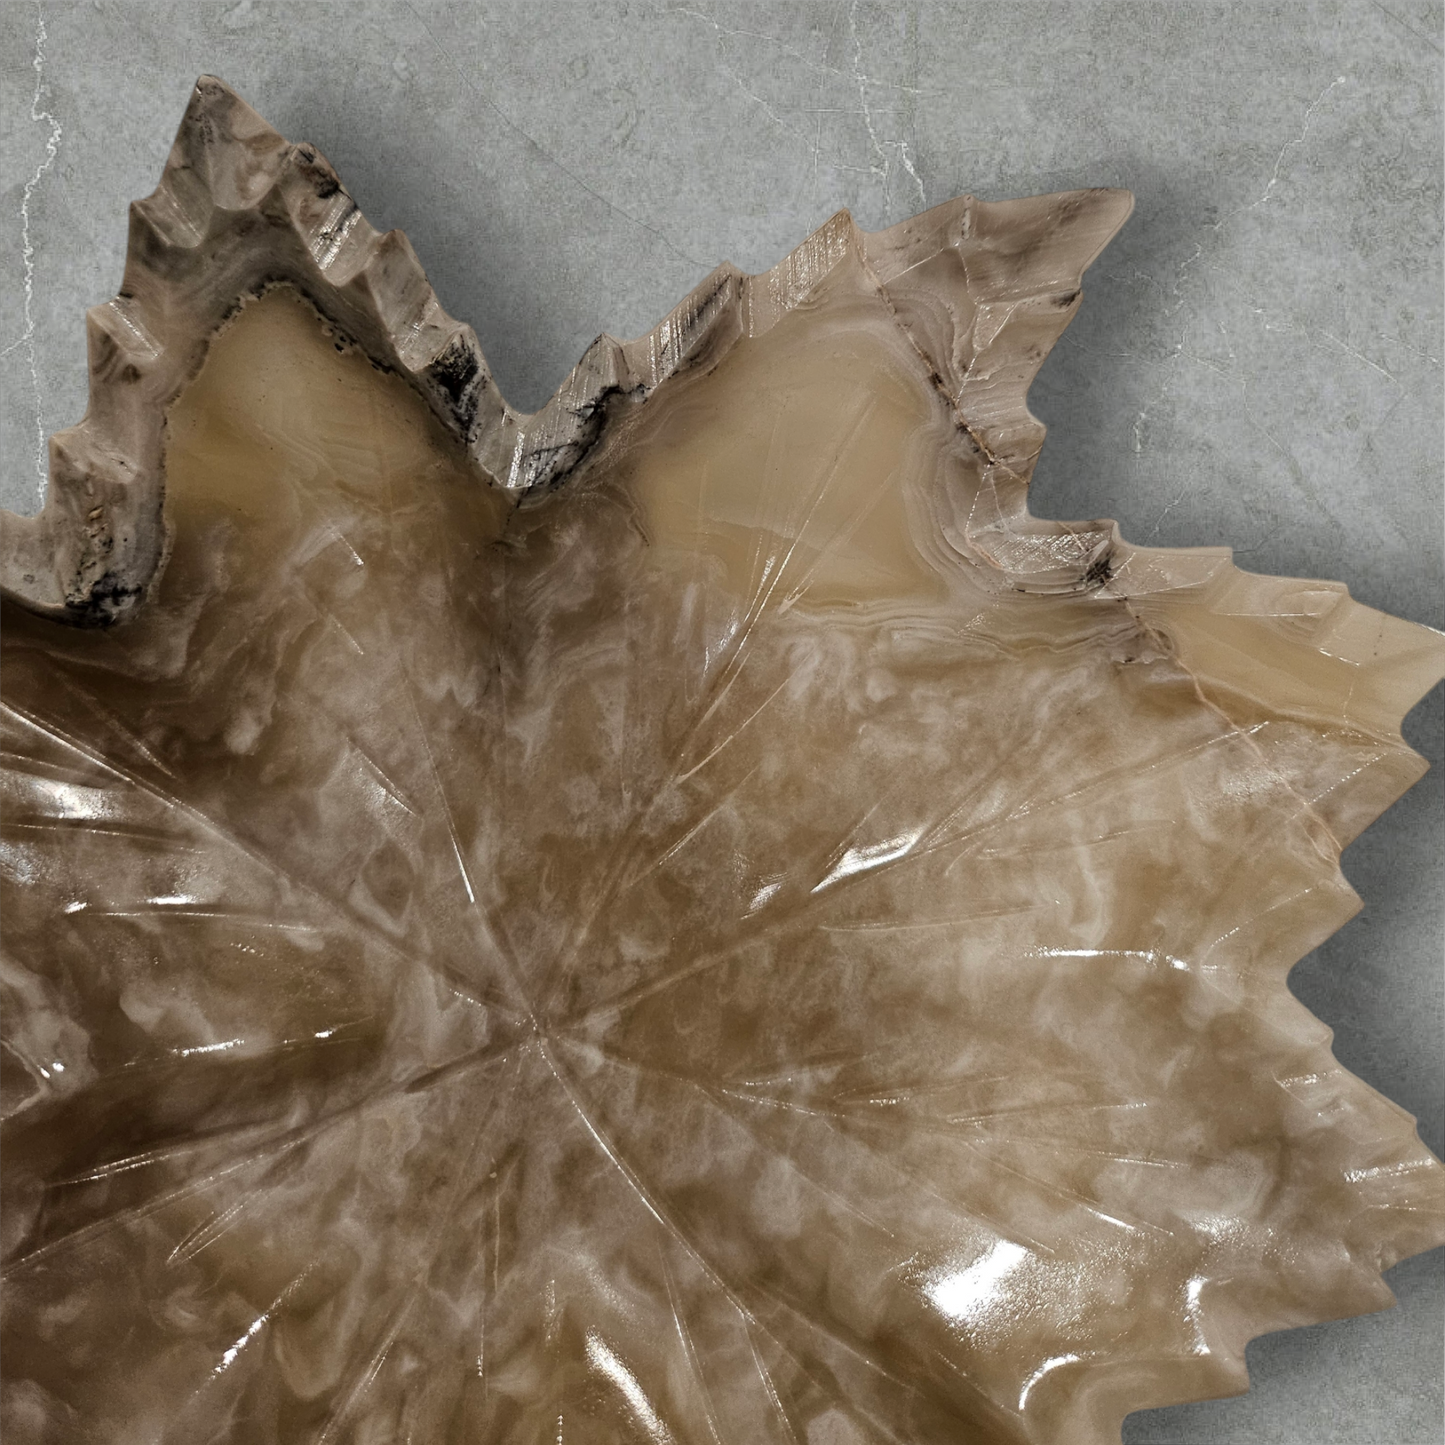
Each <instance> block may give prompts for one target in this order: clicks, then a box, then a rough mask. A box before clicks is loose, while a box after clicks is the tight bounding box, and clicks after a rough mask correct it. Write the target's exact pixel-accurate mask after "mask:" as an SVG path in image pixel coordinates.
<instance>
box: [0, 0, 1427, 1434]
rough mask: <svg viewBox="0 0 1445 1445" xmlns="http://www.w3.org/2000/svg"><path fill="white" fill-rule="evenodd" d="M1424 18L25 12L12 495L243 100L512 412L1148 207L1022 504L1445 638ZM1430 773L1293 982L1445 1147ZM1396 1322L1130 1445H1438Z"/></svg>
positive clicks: (0, 283) (1, 421)
mask: <svg viewBox="0 0 1445 1445" xmlns="http://www.w3.org/2000/svg"><path fill="white" fill-rule="evenodd" d="M1442 39H1445V27H1442V13H1441V5H1440V4H1439V3H1437V0H1388V3H1376V0H1357V3H1353V0H1352V3H1321V4H1278V3H1264V0H1254V3H1205V0H1198V3H1152V4H1151V3H1142V4H1141V3H1134V4H1128V3H1082V0H1080V3H1022V0H988V3H929V0H915V3H901V0H895V3H891V4H870V3H861V0H860V3H850V0H841V3H839V0H817V3H793V4H738V3H732V0H686V3H680V4H668V3H651V0H649V3H626V4H624V3H613V4H595V5H585V4H565V3H552V4H545V3H540V0H534V3H532V4H530V5H526V4H516V3H460V4H458V3H451V4H447V3H428V0H415V3H381V0H375V3H348V4H322V3H311V4H299V3H291V4H268V3H263V0H239V3H235V0H223V3H196V0H189V3H181V4H162V3H153V0H152V3H113V0H94V3H90V0H84V3H69V4H53V3H46V0H42V3H41V4H40V5H39V6H38V7H37V6H36V5H34V4H24V3H18V0H6V3H4V4H3V6H0V181H3V187H4V194H3V200H0V376H3V414H0V440H3V449H0V456H3V467H0V502H3V504H4V505H6V506H8V507H10V508H12V509H17V510H31V509H33V508H34V507H35V506H36V505H37V504H38V500H39V489H40V487H41V477H42V473H41V471H40V469H39V464H38V458H39V456H40V455H41V453H40V452H39V450H38V448H39V444H40V440H41V438H42V437H43V436H44V435H45V434H48V433H49V432H51V431H53V430H56V429H58V428H60V427H62V426H65V425H68V424H70V423H71V422H73V421H75V420H77V419H78V418H79V417H80V415H81V413H82V412H83V410H84V407H85V382H84V377H85V348H84V333H83V328H82V319H81V317H82V311H83V309H84V308H85V307H86V306H89V305H91V304H93V303H95V302H98V301H101V300H104V299H105V298H107V297H109V296H110V295H111V294H112V293H113V292H114V291H115V290H116V288H117V286H118V284H119V281H120V275H121V265H122V260H123V254H124V244H125V205H126V202H127V201H129V200H130V199H132V198H134V197H137V196H142V195H145V194H146V193H147V192H149V191H150V190H151V189H152V187H153V186H154V185H155V182H156V180H157V178H158V176H159V174H160V169H161V165H162V163H163V161H164V159H165V155H166V151H167V149H168V147H169V145H170V140H171V136H172V134H173V133H174V130H175V127H176V125H177V123H178V122H179V120H180V116H181V113H182V110H183V108H184V106H185V103H186V99H187V95H188V92H189V90H190V87H191V85H192V83H193V82H194V80H195V78H196V76H197V75H198V74H200V73H202V72H207V71H209V72H213V73H215V74H217V75H220V76H221V77H223V78H224V79H225V80H227V81H228V82H229V83H230V84H232V85H233V86H235V87H236V88H237V89H238V90H240V92H241V93H242V94H243V95H244V96H246V97H247V98H248V99H249V100H250V101H251V102H252V104H253V105H255V106H256V107H257V109H259V110H260V111H261V113H262V114H263V115H264V116H266V118H267V119H268V120H270V121H271V122H272V124H274V125H275V126H277V127H278V128H279V129H280V130H281V131H282V132H284V133H285V134H286V135H288V136H289V137H291V138H292V139H293V140H310V141H313V142H315V143H316V144H318V145H319V146H320V148H321V149H322V151H323V152H324V153H325V154H326V155H327V156H328V157H329V158H330V160H331V161H332V163H333V164H334V165H335V166H336V168H337V169H338V171H339V172H340V173H341V176H342V178H343V180H344V181H345V183H346V185H347V186H348V188H349V189H350V190H351V191H352V193H353V194H354V195H355V197H356V199H357V200H358V202H359V203H360V205H361V207H362V209H363V210H364V211H365V212H366V214H367V216H368V217H369V219H370V220H371V221H372V222H373V223H374V224H375V225H377V226H379V227H383V228H385V227H389V226H400V227H402V228H404V229H405V230H406V231H407V232H408V233H409V234H410V236H411V238H412V241H413V242H414V244H415V246H416V249H417V252H418V253H419V254H420V256H421V258H422V261H423V263H424V264H425V265H426V267H427V269H428V271H429V273H430V275H431V278H432V281H433V283H434V284H435V286H436V289H437V291H438V293H439V294H440V296H441V298H442V301H443V303H444V304H445V305H446V306H447V308H448V309H449V310H450V311H452V312H453V313H454V314H455V315H457V316H460V317H463V318H465V319H466V320H468V321H470V322H471V323H472V324H473V325H474V326H475V327H476V329H477V332H478V333H479V335H480V337H481V340H482V344H483V346H484V347H485V349H486V352H487V355H488V357H489V358H490V360H491V363H492V366H493V368H494V370H495V372H496V374H497V377H498V379H499V381H500V383H501V386H502V389H503V391H504V392H505V393H506V395H507V396H508V397H509V399H510V400H511V401H512V402H513V403H514V404H517V405H520V406H523V407H528V408H531V407H535V406H537V405H539V404H540V403H541V402H542V401H543V400H544V399H545V397H546V396H547V395H548V394H549V393H550V392H551V390H552V389H553V388H554V387H555V386H556V385H557V383H558V382H559V381H560V380H561V379H562V377H563V376H564V375H565V373H566V372H567V370H568V369H569V367H570V366H571V365H572V363H573V362H574V361H575V360H576V359H577V358H578V356H579V355H580V354H581V352H582V350H583V348H584V347H585V346H586V345H587V343H588V342H589V341H590V340H591V339H592V337H593V336H594V335H595V334H596V333H597V332H599V331H603V330H607V331H611V332H613V333H614V334H617V335H620V336H632V335H636V334H638V333H640V332H643V331H646V330H647V329H649V328H650V327H651V326H652V325H653V324H654V323H655V322H656V321H657V320H658V319H659V318H660V317H661V316H662V315H663V314H664V313H665V312H666V311H667V310H668V309H669V308H670V307H671V306H672V305H673V304H674V302H676V301H677V300H678V299H679V298H681V296H682V295H683V294H684V293H685V292H686V291H687V290H688V289H689V288H690V287H691V286H692V285H693V284H694V283H695V282H697V281H698V280H699V279H700V278H701V277H702V276H703V275H704V274H705V273H706V272H707V271H708V270H709V269H710V268H711V267H712V266H713V265H714V264H715V263H716V262H717V261H719V260H721V259H723V258H728V259H731V260H733V261H735V262H737V263H738V264H739V265H741V266H743V267H745V268H746V269H748V270H753V271H757V270H762V269H764V268H766V267H768V266H770V265H772V264H773V263H774V262H775V261H777V260H778V259H779V258H780V257H781V256H783V255H784V254H785V253H786V252H787V251H788V250H790V249H791V248H792V247H793V246H794V245H796V244H797V242H798V241H800V240H801V239H802V238H803V236H804V235H806V234H807V232H808V231H809V230H811V229H812V228H813V227H815V226H817V225H818V224H819V223H820V222H821V221H823V220H824V219H825V218H826V217H827V216H828V215H829V214H831V213H832V212H833V211H834V210H836V209H837V208H839V207H840V206H847V207H849V208H851V209H852V211H853V213H854V215H855V216H856V217H857V219H858V220H859V222H860V223H861V224H862V225H864V226H866V227H868V228H870V229H872V228H877V227H880V226H884V225H887V224H889V223H891V222H893V221H896V220H899V219H901V218H903V217H905V216H907V215H909V214H911V213H912V212H914V211H917V210H920V209H922V208H923V207H924V206H925V205H930V204H933V203H935V202H938V201H942V200H945V199H947V198H949V197H951V196H953V195H955V194H957V193H959V192H961V191H972V192H974V193H975V194H977V195H979V196H983V197H985V198H989V199H1001V198H1004V197H1009V196H1016V195H1027V194H1031V193H1035V192H1041V191H1049V190H1055V189H1068V188H1073V187H1078V186H1101V185H1102V186H1127V187H1129V188H1130V189H1131V190H1132V191H1134V193H1135V195H1136V197H1137V198H1138V205H1137V210H1136V212H1135V215H1134V218H1133V219H1132V221H1131V222H1130V223H1129V225H1128V226H1127V227H1126V229H1125V231H1124V232H1123V234H1122V235H1121V236H1120V237H1119V239H1118V240H1117V241H1115V242H1114V244H1113V245H1112V246H1111V247H1110V248H1109V250H1108V251H1107V252H1106V253H1105V255H1104V256H1103V258H1102V259H1101V260H1100V261H1099V263H1098V264H1097V265H1096V266H1095V268H1094V270H1093V271H1091V272H1090V273H1089V277H1088V279H1087V281H1086V302H1085V305H1084V308H1083V310H1082V312H1081V314H1080V316H1079V318H1078V320H1076V321H1075V323H1074V325H1073V327H1072V329H1071V330H1070V331H1069V332H1068V334H1067V335H1066V336H1065V337H1064V339H1063V341H1062V343H1061V344H1060V346H1059V347H1058V349H1057V350H1056V352H1055V353H1054V356H1053V357H1052V358H1051V359H1050V361H1049V362H1048V364H1047V365H1046V366H1045V368H1044V371H1043V374H1042V375H1041V377H1040V379H1039V381H1038V383H1037V385H1036V386H1035V388H1034V391H1033V397H1032V403H1033V406H1034V409H1035V411H1037V412H1038V413H1039V415H1040V416H1042V418H1043V419H1044V420H1045V421H1046V422H1048V424H1049V426H1050V437H1049V442H1048V445H1047V446H1046V448H1045V450H1044V455H1043V458H1042V461H1041V463H1040V465H1039V469H1038V474H1037V481H1036V483H1035V492H1034V496H1033V500H1032V506H1033V509H1034V511H1036V512H1038V513H1040V514H1042V515H1046V516H1055V517H1093V516H1100V515H1104V516H1115V517H1118V518H1119V519H1120V520H1121V522H1122V524H1123V528H1124V532H1125V535H1126V536H1128V537H1129V538H1131V539H1133V540H1135V541H1139V542H1149V543H1156V544H1169V545H1193V544H1203V543H1219V542H1225V543H1229V544H1232V545H1233V546H1234V547H1235V548H1236V553H1237V556H1238V557H1239V559H1240V562H1241V565H1243V566H1246V567H1249V568H1251V569H1255V570H1259V571H1265V572H1274V573H1283V574H1290V575H1297V576H1321V577H1331V578H1339V579H1342V580H1344V581H1346V582H1347V583H1348V584H1349V586H1350V588H1351V590H1352V591H1353V593H1354V595H1355V596H1356V597H1358V598H1360V599H1362V600H1363V601H1365V602H1368V603H1370V604H1372V605H1374V606H1377V607H1382V608H1385V609H1388V610H1389V611H1391V612H1395V613H1399V614H1401V615H1403V616H1406V617H1410V618H1414V619H1416V620H1418V621H1421V622H1427V623H1430V624H1432V625H1434V626H1437V627H1439V626H1442V625H1445V522H1442V455H1441V450H1442V411H1441V405H1442V396H1441V357H1442V356H1445V350H1442V346H1445V338H1442V314H1441V313H1442V304H1441V303H1442V286H1441V228H1442V216H1441V178H1442V156H1441V150H1442V147H1441V136H1442V110H1441V89H1442V86H1441V75H1442V69H1441V47H1442ZM1442 733H1445V719H1442V708H1441V693H1440V690H1439V689H1438V688H1437V689H1436V691H1435V693H1434V694H1433V695H1432V697H1431V698H1430V699H1429V700H1427V701H1426V702H1425V703H1424V704H1422V705H1421V707H1419V708H1418V709H1416V711H1415V712H1414V713H1413V714H1412V715H1411V717H1410V719H1409V721H1408V723H1407V725H1406V734H1407V736H1408V737H1409V738H1410V740H1411V742H1412V743H1413V744H1414V746H1415V747H1416V748H1417V749H1419V750H1420V751H1421V752H1422V753H1424V754H1425V755H1426V756H1427V757H1428V758H1429V759H1430V760H1431V762H1432V763H1434V764H1436V767H1437V770H1436V771H1435V772H1433V773H1432V774H1431V775H1430V776H1429V777H1428V778H1427V779H1426V780H1425V781H1424V782H1423V783H1421V784H1420V785H1419V786H1418V787H1417V788H1416V789H1415V790H1414V791H1413V792H1412V793H1411V794H1409V795H1408V796H1407V797H1406V799H1405V800H1404V801H1402V802H1401V803H1400V804H1399V805H1397V807H1396V808H1395V809H1394V810H1392V811H1391V812H1390V813H1389V814H1388V815H1387V816H1386V817H1385V819H1383V820H1382V821H1381V822H1380V823H1378V824H1377V825H1376V826H1375V827H1374V828H1373V829H1371V830H1370V831H1369V832H1368V833H1366V834H1365V835H1364V837H1362V838H1361V839H1360V840H1359V841H1358V842H1357V843H1355V844H1354V845H1353V846H1352V847H1351V848H1350V849H1349V851H1348V852H1347V853H1346V855H1345V871H1346V872H1347V874H1348V875H1349V877H1350V879H1351V881H1352V882H1353V883H1354V885H1355V887H1356V888H1357V889H1358V890H1359V892H1360V894H1361V895H1362V897H1363V898H1364V901H1365V909H1364V912H1363V914H1362V915H1361V916H1360V917H1358V918H1357V919H1355V920H1354V921H1353V922H1352V923H1351V924H1349V925H1348V926H1347V927H1346V928H1344V929H1343V930H1341V932H1340V933H1338V934H1337V935H1336V936H1335V937H1334V938H1333V939H1332V940H1330V942H1329V943H1328V944H1327V945H1325V946H1324V947H1323V948H1321V949H1320V950H1319V951H1318V952H1317V953H1315V954H1313V955H1311V956H1310V957H1309V958H1307V959H1306V960H1305V961H1304V962H1302V963H1301V964H1300V965H1299V967H1298V968H1297V969H1296V970H1295V971H1294V973H1293V974H1292V975H1291V980H1290V981H1291V985H1292V986H1293V988H1294V989H1295V991H1296V992H1297V993H1298V994H1299V995H1300V997H1301V998H1302V999H1304V1001H1305V1002H1306V1003H1308V1004H1309V1006H1310V1007H1311V1008H1312V1009H1314V1011H1315V1012H1316V1013H1318V1014H1319V1015H1320V1016H1321V1017H1323V1018H1324V1019H1325V1020H1326V1021H1327V1022H1328V1023H1329V1024H1331V1025H1332V1026H1333V1027H1334V1029H1335V1033H1336V1052H1337V1053H1338V1055H1339V1057H1340V1059H1341V1060H1342V1062H1343V1063H1344V1064H1345V1065H1346V1066H1347V1067H1349V1068H1350V1069H1352V1070H1354V1071H1355V1072H1356V1073H1358V1074H1360V1075H1362V1076H1363V1077H1364V1078H1365V1079H1367V1080H1369V1081H1370V1082H1371V1083H1372V1084H1374V1085H1375V1086H1376V1087H1377V1088H1379V1089H1381V1090H1382V1091H1383V1092H1384V1093H1385V1094H1387V1095H1388V1096H1389V1097H1390V1098H1392V1099H1395V1100H1397V1101H1398V1102H1399V1103H1401V1104H1403V1105H1404V1107H1405V1108H1407V1109H1409V1110H1410V1111H1411V1112H1412V1113H1414V1114H1416V1115H1418V1116H1419V1118H1420V1121H1421V1130H1422V1133H1423V1135H1424V1137H1425V1139H1426V1141H1427V1142H1428V1143H1429V1144H1430V1145H1431V1147H1432V1148H1434V1149H1435V1150H1436V1152H1437V1153H1438V1152H1441V1150H1442V1126H1445V1046H1442V1027H1445V1022H1442V1014H1445V987H1442V983H1445V977H1442V942H1445V928H1442V922H1445V920H1442V909H1445V888H1442V856H1445V809H1442V806H1441V800H1442V781H1441V779H1442V770H1440V769H1439V764H1440V762H1441V755H1442ZM1389 1278H1390V1283H1391V1285H1392V1286H1393V1288H1394V1289H1395V1292H1396V1293H1397V1295H1398V1296H1399V1298H1400V1306H1399V1308H1398V1309H1397V1310H1395V1311H1392V1312H1390V1313H1388V1314H1384V1315H1376V1316H1372V1317H1369V1318H1366V1319H1362V1320H1353V1321H1347V1322H1343V1323H1338V1324H1332V1325H1322V1326H1318V1327H1315V1328H1312V1329H1307V1330H1297V1331H1291V1332H1288V1333H1284V1334H1278V1335H1272V1336H1268V1337H1266V1338H1264V1339H1261V1340H1259V1341H1257V1342H1256V1343H1255V1344H1254V1345H1252V1346H1251V1348H1250V1351H1249V1363H1250V1368H1251V1373H1252V1377H1253V1381H1254V1385H1253V1390H1252V1391H1251V1393H1250V1394H1249V1395H1248V1396H1246V1397H1244V1398H1243V1399H1240V1400H1234V1401H1224V1402H1212V1403H1208V1404H1201V1405H1195V1406H1186V1407H1180V1408H1177V1409H1171V1410H1158V1411H1152V1412H1147V1413H1141V1414H1139V1415H1135V1416H1132V1417H1131V1418H1130V1420H1129V1422H1128V1424H1127V1426H1126V1429H1125V1432H1124V1436H1125V1440H1126V1441H1128V1442H1131V1445H1143V1442H1151V1445H1152V1442H1159V1445H1163V1442H1176V1441H1196V1442H1210V1445H1223V1442H1249V1445H1267V1442H1300V1445H1303V1442H1308V1445H1374V1442H1379V1445H1438V1442H1439V1441H1440V1440H1441V1438H1442V1425H1441V1413H1442V1399H1441V1380H1442V1337H1445V1330H1442V1300H1445V1252H1442V1251H1438V1250H1437V1251H1435V1253H1434V1254H1433V1255H1428V1256H1424V1257H1422V1258H1419V1259H1416V1260H1414V1261H1411V1262H1408V1263H1406V1264H1404V1265H1402V1266H1400V1267H1399V1268H1397V1269H1396V1270H1394V1271H1393V1272H1392V1274H1391V1275H1390V1277H1389Z"/></svg>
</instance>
